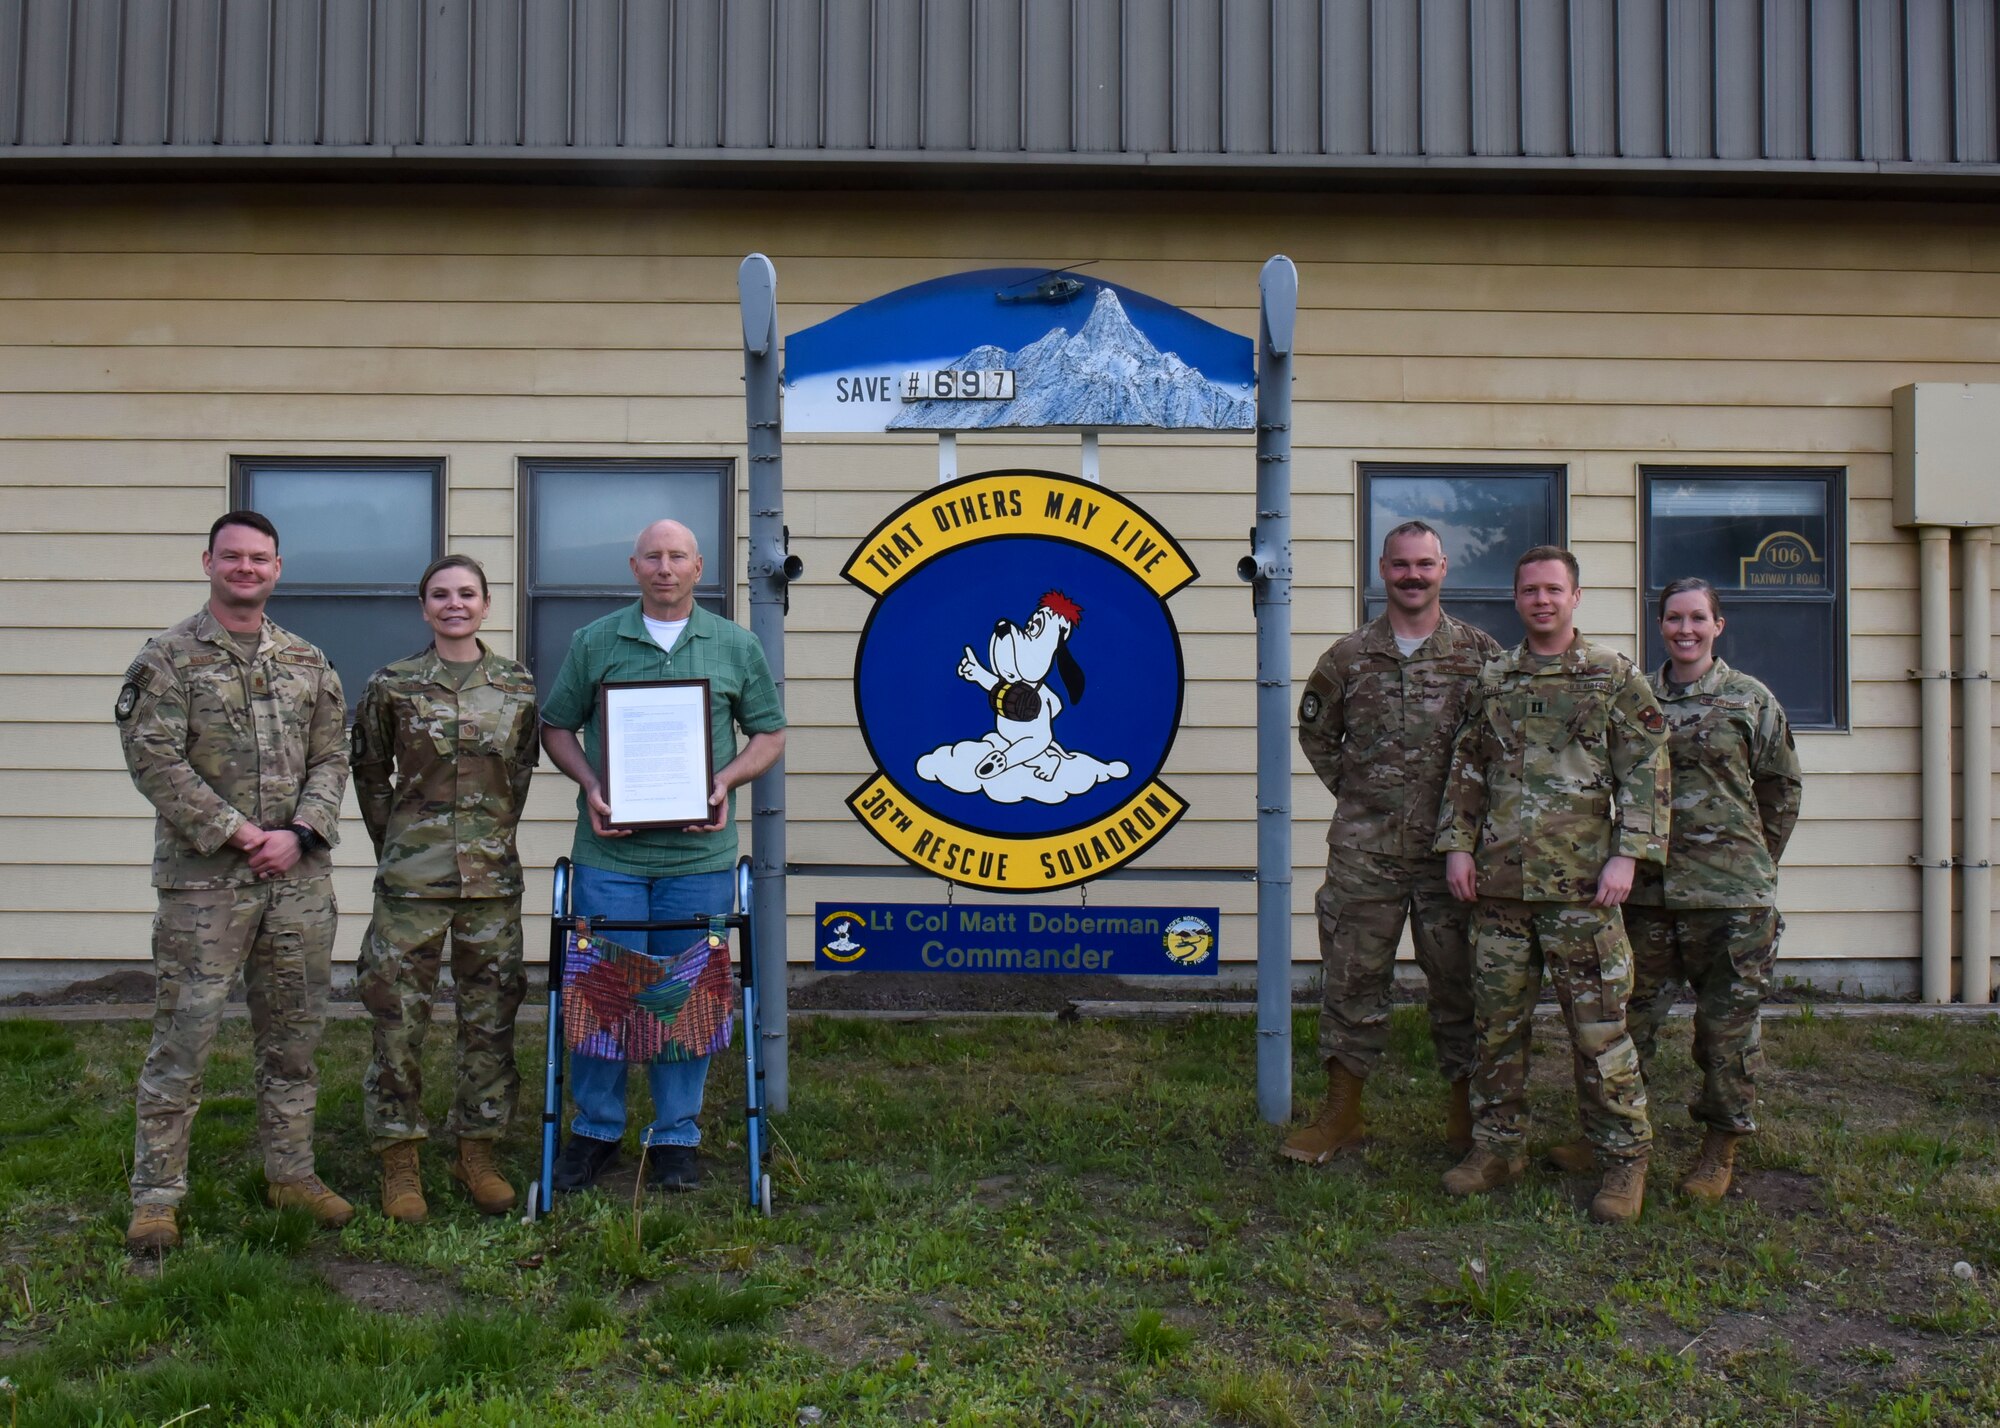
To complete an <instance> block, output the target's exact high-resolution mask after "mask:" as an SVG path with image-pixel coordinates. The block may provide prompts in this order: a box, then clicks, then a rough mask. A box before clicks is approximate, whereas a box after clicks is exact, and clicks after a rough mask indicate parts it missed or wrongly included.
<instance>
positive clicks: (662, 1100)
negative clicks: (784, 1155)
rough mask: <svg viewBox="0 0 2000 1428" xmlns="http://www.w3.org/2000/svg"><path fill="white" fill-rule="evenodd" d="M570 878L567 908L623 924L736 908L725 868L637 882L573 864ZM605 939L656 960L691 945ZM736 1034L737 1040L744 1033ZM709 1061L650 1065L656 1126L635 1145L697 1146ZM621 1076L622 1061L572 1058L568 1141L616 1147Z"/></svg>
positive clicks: (678, 940)
mask: <svg viewBox="0 0 2000 1428" xmlns="http://www.w3.org/2000/svg"><path fill="white" fill-rule="evenodd" d="M575 878H576V882H575V885H574V887H573V888H572V890H571V905H572V906H573V907H575V908H576V910H577V911H578V912H580V913H584V914H586V915H587V916H590V917H609V918H616V919H617V920H619V921H621V922H664V921H666V920H667V919H668V918H674V917H706V916H708V915H709V914H710V913H715V912H729V911H731V910H732V909H733V908H734V907H735V901H736V894H735V888H734V886H733V883H734V878H733V877H732V875H731V873H730V871H729V869H727V868H724V869H722V870H721V871H719V872H713V873H689V874H687V875H686V876H683V877H678V878H642V877H639V876H638V875H636V874H634V873H614V872H608V871H606V870H605V869H603V868H590V867H585V866H584V865H583V864H581V863H578V864H576V865H575ZM609 935H610V937H611V939H612V940H613V941H614V942H622V943H624V944H625V945H626V946H628V947H637V948H639V949H640V950H641V951H645V952H650V953H652V954H653V955H654V956H655V957H671V956H673V955H674V954H675V953H677V952H679V951H681V950H682V949H683V948H685V947H686V946H687V945H688V944H689V943H690V942H692V941H694V934H693V933H692V932H614V933H611V934H609ZM738 1033H739V1034H742V1029H741V1028H738ZM712 1059H713V1058H711V1057H707V1056H703V1057H701V1058H699V1059H698V1060H694V1061H653V1062H648V1063H647V1065H646V1085H647V1087H648V1088H649V1089H650V1090H651V1091H652V1093H653V1123H652V1124H651V1125H649V1126H647V1127H646V1129H645V1132H644V1134H643V1135H642V1136H641V1137H640V1139H641V1141H642V1142H643V1143H644V1144H646V1145H700V1144H701V1128H700V1127H699V1126H697V1125H696V1124H695V1117H696V1116H698V1115H700V1114H701V1093H702V1087H703V1086H704V1085H705V1084H706V1083H707V1081H708V1063H709V1062H710V1061H711V1060H712ZM625 1073H626V1065H625V1063H624V1062H623V1061H606V1060H604V1059H602V1058H601V1057H596V1056H579V1055H576V1054H575V1053H571V1055H570V1058H569V1093H570V1098H571V1099H572V1100H574V1101H575V1102H576V1119H575V1120H573V1121H571V1122H570V1123H569V1128H570V1133H571V1134H572V1135H582V1136H589V1137H590V1138H591V1139H593V1140H617V1139H618V1138H619V1137H621V1136H623V1135H624V1134H625Z"/></svg>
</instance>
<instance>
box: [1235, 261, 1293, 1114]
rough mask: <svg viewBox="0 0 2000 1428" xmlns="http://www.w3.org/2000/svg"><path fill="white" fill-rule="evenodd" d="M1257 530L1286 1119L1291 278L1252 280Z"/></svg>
mask: <svg viewBox="0 0 2000 1428" xmlns="http://www.w3.org/2000/svg"><path fill="white" fill-rule="evenodd" d="M1257 288H1258V294H1259V297H1260V303H1259V309H1260V316H1259V317H1258V321H1257V525H1256V528H1255V529H1254V530H1252V531H1251V533H1250V554H1248V555H1246V556H1245V557H1243V559H1242V560H1241V561H1239V562H1238V563H1237V567H1236V572H1237V574H1238V575H1240V576H1242V577H1243V578H1244V579H1245V580H1247V581H1249V582H1250V601H1251V604H1252V606H1253V607H1254V608H1255V609H1256V612H1257V1114H1258V1115H1260V1116H1262V1117H1263V1118H1264V1119H1265V1120H1266V1121H1268V1122H1270V1123H1271V1124H1273V1125H1283V1124H1284V1123H1285V1122H1286V1121H1288V1120H1290V1119H1291V1118H1292V331H1293V328H1294V326H1295V324H1296V320H1297V317H1298V310H1299V273H1298V269H1297V268H1295V267H1293V266H1292V260H1291V259H1290V258H1286V257H1283V256H1279V257H1275V258H1273V259H1271V260H1270V261H1269V262H1268V263H1266V264H1265V265H1264V272H1263V274H1262V276H1261V277H1260V278H1259V279H1258V283H1257Z"/></svg>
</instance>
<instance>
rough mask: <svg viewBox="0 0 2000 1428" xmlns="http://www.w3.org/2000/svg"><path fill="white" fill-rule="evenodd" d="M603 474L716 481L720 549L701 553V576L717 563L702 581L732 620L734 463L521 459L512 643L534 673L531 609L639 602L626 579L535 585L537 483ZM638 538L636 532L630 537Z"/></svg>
mask: <svg viewBox="0 0 2000 1428" xmlns="http://www.w3.org/2000/svg"><path fill="white" fill-rule="evenodd" d="M575 471H583V472H605V471H625V472H631V473H634V474H641V475H643V474H646V473H668V472H682V473H685V472H696V473H706V474H709V475H712V476H714V477H715V478H716V486H717V496H718V497H719V501H718V512H717V520H716V532H717V534H716V545H717V546H718V547H719V549H718V550H712V551H703V552H702V562H703V574H704V575H707V574H709V572H711V571H713V570H714V569H715V566H716V564H717V562H718V561H719V562H720V563H721V565H722V572H721V575H720V577H719V578H715V579H710V580H708V581H706V582H705V584H706V585H707V587H708V588H709V591H711V592H712V591H714V590H716V589H719V590H720V593H721V597H722V609H721V610H720V611H719V612H718V613H720V614H721V615H722V617H723V618H724V619H726V620H733V619H735V618H736V573H735V568H734V566H735V560H734V557H735V553H736V460H735V458H734V457H729V456H523V457H521V458H520V460H519V479H518V481H517V482H516V483H515V484H516V493H515V497H516V499H515V515H516V520H515V530H516V531H518V532H519V537H520V544H519V552H520V558H519V559H518V560H517V561H516V567H517V573H518V576H519V580H520V584H519V586H518V587H517V588H518V589H519V590H520V600H519V608H518V609H517V610H516V611H515V613H514V626H515V637H514V638H515V643H516V648H517V649H518V650H519V652H520V654H519V658H520V661H521V663H522V664H523V665H525V666H526V667H527V668H529V669H533V668H535V664H536V660H537V658H538V655H537V652H536V650H535V608H536V605H537V604H538V602H540V601H541V600H543V599H545V598H550V597H554V598H557V599H562V598H584V599H596V600H608V599H622V600H626V601H631V600H636V599H638V598H639V594H638V590H637V588H636V587H635V586H634V585H633V584H632V581H631V579H630V578H629V577H628V578H627V579H626V580H625V582H624V583H623V584H620V585H546V584H543V583H541V582H539V581H538V579H537V575H536V570H535V567H536V564H537V560H536V555H537V550H538V547H539V541H538V536H539V534H540V532H539V530H538V525H539V523H538V522H537V521H536V519H535V490H534V486H535V481H536V479H537V478H538V477H540V476H541V475H543V474H544V473H547V472H558V473H560V472H575ZM634 534H636V532H634ZM703 593H704V591H703V590H699V589H698V590H697V591H696V592H695V603H697V604H700V603H701V596H702V594H703Z"/></svg>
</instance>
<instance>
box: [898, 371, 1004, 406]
mask: <svg viewBox="0 0 2000 1428" xmlns="http://www.w3.org/2000/svg"><path fill="white" fill-rule="evenodd" d="M903 400H904V401H906V402H933V401H941V402H968V401H976V402H1011V401H1013V400H1014V374H1013V373H1012V372H1009V371H1001V370H998V369H989V370H986V371H983V372H956V371H952V370H950V369H949V368H940V369H939V370H937V371H932V372H922V371H918V372H905V373H904V374H903Z"/></svg>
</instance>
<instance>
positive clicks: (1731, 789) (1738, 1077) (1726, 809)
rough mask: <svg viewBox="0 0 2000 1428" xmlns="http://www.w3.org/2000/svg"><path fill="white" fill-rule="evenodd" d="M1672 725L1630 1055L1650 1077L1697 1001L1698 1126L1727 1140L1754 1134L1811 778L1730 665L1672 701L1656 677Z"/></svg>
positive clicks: (1780, 718)
mask: <svg viewBox="0 0 2000 1428" xmlns="http://www.w3.org/2000/svg"><path fill="white" fill-rule="evenodd" d="M1652 686H1653V692H1654V694H1655V695H1656V696H1657V697H1658V699H1659V701H1660V707H1661V709H1662V710H1663V711H1664V713H1665V714H1666V719H1667V753H1668V756H1669V757H1670V758H1671V759H1672V761H1673V800H1674V804H1673V806H1674V826H1673V835H1672V838H1671V839H1670V841H1669V846H1668V852H1667V865H1666V867H1665V868H1664V869H1658V868H1646V869H1645V870H1644V871H1643V872H1642V874H1641V876H1640V878H1639V880H1638V881H1637V882H1636V883H1635V884H1634V885H1633V888H1632V899H1631V902H1630V903H1629V904H1628V910H1627V912H1626V914H1625V920H1626V922H1627V924H1628V925H1629V926H1630V927H1631V929H1632V946H1633V951H1634V954H1635V956H1636V960H1637V972H1636V975H1635V977H1634V981H1633V988H1632V1010H1631V1024H1632V1041H1633V1044H1634V1045H1635V1046H1636V1047H1637V1048H1638V1051H1639V1064H1640V1067H1641V1068H1642V1069H1643V1070H1645V1071H1646V1073H1647V1074H1648V1076H1649V1077H1650V1074H1651V1065H1652V1060H1653V1045H1654V1041H1655V1039H1656V1038H1657V1037H1658V1035H1659V1030H1660V1024H1661V1023H1662V1022H1663V1021H1665V1020H1666V1016H1667V1011H1668V1009H1669V1008H1670V1007H1672V1006H1673V1004H1674V1001H1675V999H1676V998H1677V997H1678V996H1679V994H1680V984H1681V983H1682V982H1686V983H1687V984H1688V985H1690V986H1691V987H1693V988H1694V992H1695V1014H1694V1059H1695V1064H1696V1065H1698V1066H1699V1067H1701V1072H1702V1089H1701V1096H1700V1098H1699V1099H1698V1100H1696V1101H1695V1102H1694V1103H1693V1104H1692V1105H1691V1106H1689V1107H1688V1109H1689V1111H1690V1112H1691V1113H1692V1114H1693V1116H1694V1118H1695V1120H1697V1121H1699V1122H1701V1123H1702V1124H1703V1125H1705V1126H1708V1127H1710V1128H1712V1129H1715V1130H1719V1131H1725V1132H1727V1133H1729V1134H1732V1135H1749V1134H1752V1133H1754V1132H1755V1131H1756V1129H1757V1122H1756V1118H1755V1110H1756V1105H1757V1067H1758V1064H1759V1063H1760V1062H1761V1061H1762V1059H1763V1051H1762V1037H1761V1034H1760V1031H1759V1028H1758V1020H1757V1013H1758V1008H1759V1007H1760V1006H1761V1005H1762V1004H1763V1001H1764V997H1765V995H1766V994H1767V993H1768V992H1769V991H1770V990H1771V973H1772V969H1773V968H1774V967H1775V966H1776V964H1777V958H1778V931H1779V928H1780V927H1781V925H1782V924H1781V921H1780V919H1779V917H1778V911H1777V908H1776V907H1775V905H1774V904H1775V902H1776V899H1777V889H1778V859H1779V858H1781V857H1783V856H1784V852H1785V844H1786V843H1787V842H1789V841H1790V839H1791V836H1792V829H1793V828H1794V827H1795V826H1796V825H1797V823H1798V820H1799V793H1800V787H1801V785H1802V783H1803V776H1802V775H1801V773H1800V771H1799V756H1798V753H1797V751H1796V750H1795V749H1794V748H1793V746H1792V731H1791V726H1790V725H1789V724H1788V723H1787V722H1786V720H1785V711H1784V710H1783V709H1782V708H1781V707H1779V704H1778V701H1777V699H1776V698H1775V697H1774V696H1773V695H1772V693H1771V691H1770V690H1768V689H1766V688H1765V687H1764V686H1763V685H1762V684H1760V683H1758V682H1757V681H1756V680H1754V679H1752V678H1751V677H1750V676H1749V675H1747V674H1741V673H1739V672H1737V671H1736V670H1733V669H1731V668H1730V667H1729V666H1728V665H1726V664H1724V663H1723V662H1722V661H1721V660H1719V659H1718V660H1717V661H1716V662H1715V663H1714V664H1713V665H1712V666H1710V667H1709V671H1708V673H1707V674H1705V675H1703V676H1702V677H1701V678H1700V679H1698V680H1696V681H1695V682H1694V683H1693V684H1691V685H1688V686H1687V687H1686V688H1685V689H1679V688H1676V687H1675V686H1674V685H1672V684H1669V683H1668V682H1667V677H1666V667H1663V668H1662V669H1661V670H1660V671H1659V672H1658V673H1656V674H1654V675H1653V676H1652Z"/></svg>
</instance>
